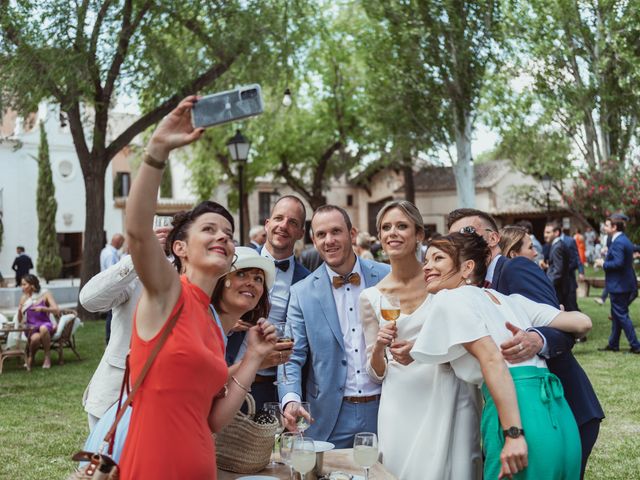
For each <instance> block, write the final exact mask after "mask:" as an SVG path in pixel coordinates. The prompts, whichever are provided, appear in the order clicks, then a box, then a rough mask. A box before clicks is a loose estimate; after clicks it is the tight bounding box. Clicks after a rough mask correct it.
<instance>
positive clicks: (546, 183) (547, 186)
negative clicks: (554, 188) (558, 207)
mask: <svg viewBox="0 0 640 480" xmlns="http://www.w3.org/2000/svg"><path fill="white" fill-rule="evenodd" d="M541 181H542V188H543V189H544V191H545V193H546V194H547V217H549V216H550V215H551V200H550V194H551V177H550V176H549V175H547V174H546V173H545V174H544V175H543V176H542V178H541Z"/></svg>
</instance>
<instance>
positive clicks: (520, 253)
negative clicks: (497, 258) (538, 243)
mask: <svg viewBox="0 0 640 480" xmlns="http://www.w3.org/2000/svg"><path fill="white" fill-rule="evenodd" d="M498 245H499V246H500V250H502V255H504V256H505V257H507V258H514V257H525V258H528V259H529V260H533V261H534V262H535V261H536V258H537V257H538V252H537V251H536V249H535V248H534V246H533V242H532V241H531V236H530V235H529V234H528V233H527V229H526V228H524V227H519V226H513V225H511V226H507V227H504V228H501V229H500V243H499V244H498Z"/></svg>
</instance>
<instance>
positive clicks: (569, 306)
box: [560, 230, 584, 312]
mask: <svg viewBox="0 0 640 480" xmlns="http://www.w3.org/2000/svg"><path fill="white" fill-rule="evenodd" d="M567 232H568V230H567ZM560 239H561V240H562V242H563V243H564V244H565V246H566V247H567V250H568V252H569V265H568V272H567V273H568V278H569V279H568V283H569V290H568V292H567V298H566V303H564V304H563V305H564V309H565V310H566V311H567V312H575V311H578V312H579V311H580V309H579V308H578V298H577V291H578V282H577V281H576V271H577V272H578V275H579V276H580V277H581V279H584V265H583V264H582V261H581V260H580V254H579V253H578V244H577V243H576V241H575V240H574V238H573V237H572V236H571V235H568V234H566V233H565V232H561V233H560Z"/></svg>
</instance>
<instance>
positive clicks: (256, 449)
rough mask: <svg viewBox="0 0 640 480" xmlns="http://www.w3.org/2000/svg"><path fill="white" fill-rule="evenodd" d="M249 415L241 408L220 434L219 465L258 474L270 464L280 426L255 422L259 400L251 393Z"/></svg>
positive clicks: (235, 470) (248, 401)
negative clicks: (257, 401) (256, 400)
mask: <svg viewBox="0 0 640 480" xmlns="http://www.w3.org/2000/svg"><path fill="white" fill-rule="evenodd" d="M244 401H245V402H246V403H247V406H248V414H244V413H242V412H241V411H239V410H238V413H236V415H235V417H233V420H232V421H231V423H230V424H229V425H227V426H226V427H224V428H223V429H222V430H221V431H220V432H218V433H217V434H216V460H217V463H218V468H219V469H221V470H226V471H228V472H235V473H256V472H259V471H260V470H262V469H263V468H264V467H266V466H267V464H268V463H269V459H270V458H271V452H272V450H273V443H274V437H275V435H276V434H277V433H278V427H279V425H278V424H277V423H271V424H266V425H262V424H259V423H256V422H254V421H253V416H254V414H255V413H256V402H255V400H254V399H253V397H252V396H251V394H249V393H247V396H246V397H245V399H244Z"/></svg>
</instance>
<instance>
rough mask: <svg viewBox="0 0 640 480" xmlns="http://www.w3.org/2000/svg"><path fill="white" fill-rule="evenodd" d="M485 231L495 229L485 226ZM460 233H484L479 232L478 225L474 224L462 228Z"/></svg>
mask: <svg viewBox="0 0 640 480" xmlns="http://www.w3.org/2000/svg"><path fill="white" fill-rule="evenodd" d="M484 231H485V232H493V230H492V229H490V228H485V229H484ZM460 233H467V234H471V233H477V234H478V235H482V234H481V233H479V232H478V231H477V230H476V227H474V226H473V225H467V226H466V227H462V228H461V229H460Z"/></svg>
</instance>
